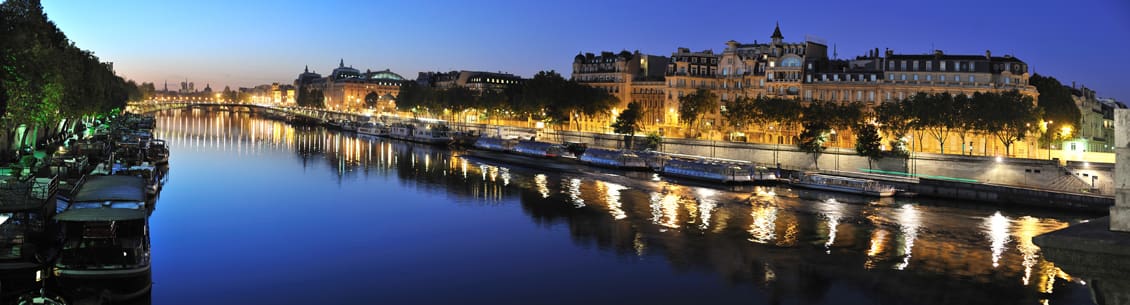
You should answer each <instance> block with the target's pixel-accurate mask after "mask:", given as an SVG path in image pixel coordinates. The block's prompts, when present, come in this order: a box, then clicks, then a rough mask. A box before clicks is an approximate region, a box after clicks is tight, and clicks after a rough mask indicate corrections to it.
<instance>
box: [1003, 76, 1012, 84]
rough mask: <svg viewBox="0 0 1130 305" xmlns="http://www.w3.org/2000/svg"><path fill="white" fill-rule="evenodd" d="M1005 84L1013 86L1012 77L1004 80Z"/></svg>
mask: <svg viewBox="0 0 1130 305" xmlns="http://www.w3.org/2000/svg"><path fill="white" fill-rule="evenodd" d="M1004 83H1005V84H1006V85H1007V84H1011V83H1012V78H1011V77H1005V78H1004Z"/></svg>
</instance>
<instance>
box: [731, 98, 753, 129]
mask: <svg viewBox="0 0 1130 305" xmlns="http://www.w3.org/2000/svg"><path fill="white" fill-rule="evenodd" d="M758 98H760V97H758ZM722 104H723V106H722V118H724V119H725V120H726V125H727V126H729V127H730V128H731V129H732V130H741V129H743V128H746V127H747V126H749V125H751V124H753V122H754V121H755V120H756V119H757V118H758V117H759V116H760V115H759V113H757V108H756V105H754V104H755V100H754V99H750V98H745V97H738V98H735V99H733V100H728V101H724V102H723V103H722Z"/></svg>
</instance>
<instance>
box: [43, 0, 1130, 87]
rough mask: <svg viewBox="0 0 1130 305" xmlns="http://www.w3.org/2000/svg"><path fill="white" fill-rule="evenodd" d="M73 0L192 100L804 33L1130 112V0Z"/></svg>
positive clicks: (130, 71)
mask: <svg viewBox="0 0 1130 305" xmlns="http://www.w3.org/2000/svg"><path fill="white" fill-rule="evenodd" d="M795 3H797V2H792V1H772V2H767V1H749V0H733V1H731V0H723V1H709V2H701V3H700V2H697V1H651V2H643V1H624V0H620V1H529V0H513V1H496V0H477V1H288V0H284V1H257V0H248V1H213V0H200V1H136V0H115V1H70V0H43V7H44V9H45V10H46V12H47V16H48V18H50V19H51V20H53V21H54V22H55V23H56V24H57V25H58V26H59V28H60V29H62V30H63V32H64V33H66V34H67V37H69V38H70V39H71V40H73V41H74V42H75V43H76V44H77V45H78V46H79V47H80V48H83V49H88V50H91V51H93V52H94V53H95V54H96V55H98V56H99V57H100V58H101V59H102V60H103V61H111V62H114V66H115V68H116V69H117V71H118V73H119V74H121V75H124V76H125V77H126V78H130V79H134V80H136V81H138V82H142V81H146V82H155V83H157V87H158V89H160V88H161V86H162V82H164V81H166V80H168V81H169V83H170V88H172V87H173V85H172V84H174V83H179V82H180V81H183V80H184V79H186V78H187V79H188V80H189V81H193V82H196V84H197V88H203V86H204V84H205V83H211V85H212V87H213V89H215V90H221V89H223V87H224V85H230V86H232V88H235V87H249V86H254V85H258V84H264V83H271V82H281V83H291V82H293V80H294V78H295V77H296V76H297V75H298V73H300V72H302V68H303V66H304V65H310V69H312V70H316V71H317V72H319V73H323V74H325V73H327V72H329V71H330V70H331V69H333V68H334V67H336V66H337V63H338V60H339V59H342V58H344V59H345V63H346V65H352V66H353V67H355V68H358V69H361V70H362V71H364V70H365V69H372V70H383V69H392V71H393V72H396V73H398V74H400V75H403V76H404V77H406V78H409V79H415V78H416V74H417V72H421V71H435V70H439V71H449V70H483V71H503V72H509V73H514V74H518V75H521V76H524V77H529V76H531V75H533V74H534V73H536V72H537V71H540V70H549V69H553V70H557V71H558V72H561V73H562V74H563V75H565V76H566V77H568V75H569V73H571V72H572V66H571V65H572V60H573V56H574V55H576V54H577V53H578V52H579V51H584V52H594V53H595V52H600V51H602V50H607V51H620V50H624V49H626V50H639V51H640V52H644V53H649V54H656V55H665V56H670V54H671V53H672V52H673V51H675V48H678V47H688V48H691V49H692V50H696V51H697V50H703V49H713V50H714V51H715V52H721V51H722V49H724V48H725V42H726V41H727V40H730V39H733V40H737V41H739V42H743V43H744V42H752V41H753V40H758V41H767V40H769V35H770V34H771V33H772V31H773V24H774V22H777V21H779V22H780V23H781V32H782V34H783V35H784V36H785V40H786V41H803V40H804V37H805V35H814V36H817V37H820V38H823V39H825V40H826V41H827V42H828V44H829V45H833V44H834V45H835V46H836V48H837V49H838V50H839V57H840V58H847V57H854V56H856V55H862V54H864V53H865V52H867V50H869V49H871V48H876V47H877V48H880V49H883V48H891V49H894V50H895V52H897V53H910V54H920V53H929V52H930V50H931V49H932V47H933V48H937V49H941V50H943V51H944V52H946V53H947V54H984V52H985V50H986V49H989V50H992V52H993V55H998V56H999V55H1004V54H1013V55H1014V56H1016V57H1018V58H1020V59H1021V60H1024V61H1026V62H1027V63H1028V64H1029V65H1030V67H1031V69H1033V70H1034V71H1035V72H1036V73H1040V74H1044V75H1051V76H1054V77H1056V78H1057V79H1059V80H1060V81H1061V82H1063V83H1064V84H1067V85H1070V83H1071V81H1076V82H1077V83H1078V84H1080V85H1086V86H1088V87H1091V88H1094V89H1095V90H1096V91H1097V92H1098V95H1099V96H1102V97H1114V98H1117V99H1119V100H1120V101H1123V102H1130V86H1128V85H1126V84H1127V79H1128V78H1127V76H1126V72H1127V71H1130V65H1128V64H1127V63H1130V59H1128V58H1127V55H1130V52H1127V50H1130V1H1126V0H1077V1H1058V0H1026V1H1011V0H1010V1H985V0H946V1H904V0H882V1H869V0H859V1H839V0H837V1H803V2H800V3H803V5H797V4H795Z"/></svg>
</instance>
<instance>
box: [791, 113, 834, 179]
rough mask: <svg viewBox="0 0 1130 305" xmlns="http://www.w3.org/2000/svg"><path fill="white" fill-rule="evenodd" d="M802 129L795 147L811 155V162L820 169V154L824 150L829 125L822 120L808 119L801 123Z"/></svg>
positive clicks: (829, 128)
mask: <svg viewBox="0 0 1130 305" xmlns="http://www.w3.org/2000/svg"><path fill="white" fill-rule="evenodd" d="M803 125H804V130H803V131H801V133H800V135H799V136H798V137H799V138H800V139H799V140H800V141H797V148H799V149H800V151H803V152H805V153H807V154H810V155H812V163H813V164H815V165H816V168H817V169H820V154H821V153H823V152H824V149H826V147H824V143H825V142H827V141H828V131H829V130H831V127H829V126H828V124H827V123H826V122H823V121H808V120H805V122H804V123H803Z"/></svg>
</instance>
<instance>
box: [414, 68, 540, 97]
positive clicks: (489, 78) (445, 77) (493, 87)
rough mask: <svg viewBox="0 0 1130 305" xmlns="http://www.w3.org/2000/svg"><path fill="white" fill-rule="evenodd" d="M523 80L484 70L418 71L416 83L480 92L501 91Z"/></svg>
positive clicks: (514, 76) (507, 74) (511, 75)
mask: <svg viewBox="0 0 1130 305" xmlns="http://www.w3.org/2000/svg"><path fill="white" fill-rule="evenodd" d="M523 82H524V80H523V79H522V78H521V77H519V76H517V75H514V74H510V73H503V72H484V71H466V70H460V71H451V72H420V74H419V76H417V77H416V83H417V84H420V85H422V86H427V87H432V88H439V89H446V88H452V87H463V88H467V89H471V90H472V91H475V92H476V93H479V94H482V93H483V92H487V91H502V90H505V89H506V88H509V87H511V86H518V85H521V84H522V83H523Z"/></svg>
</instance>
